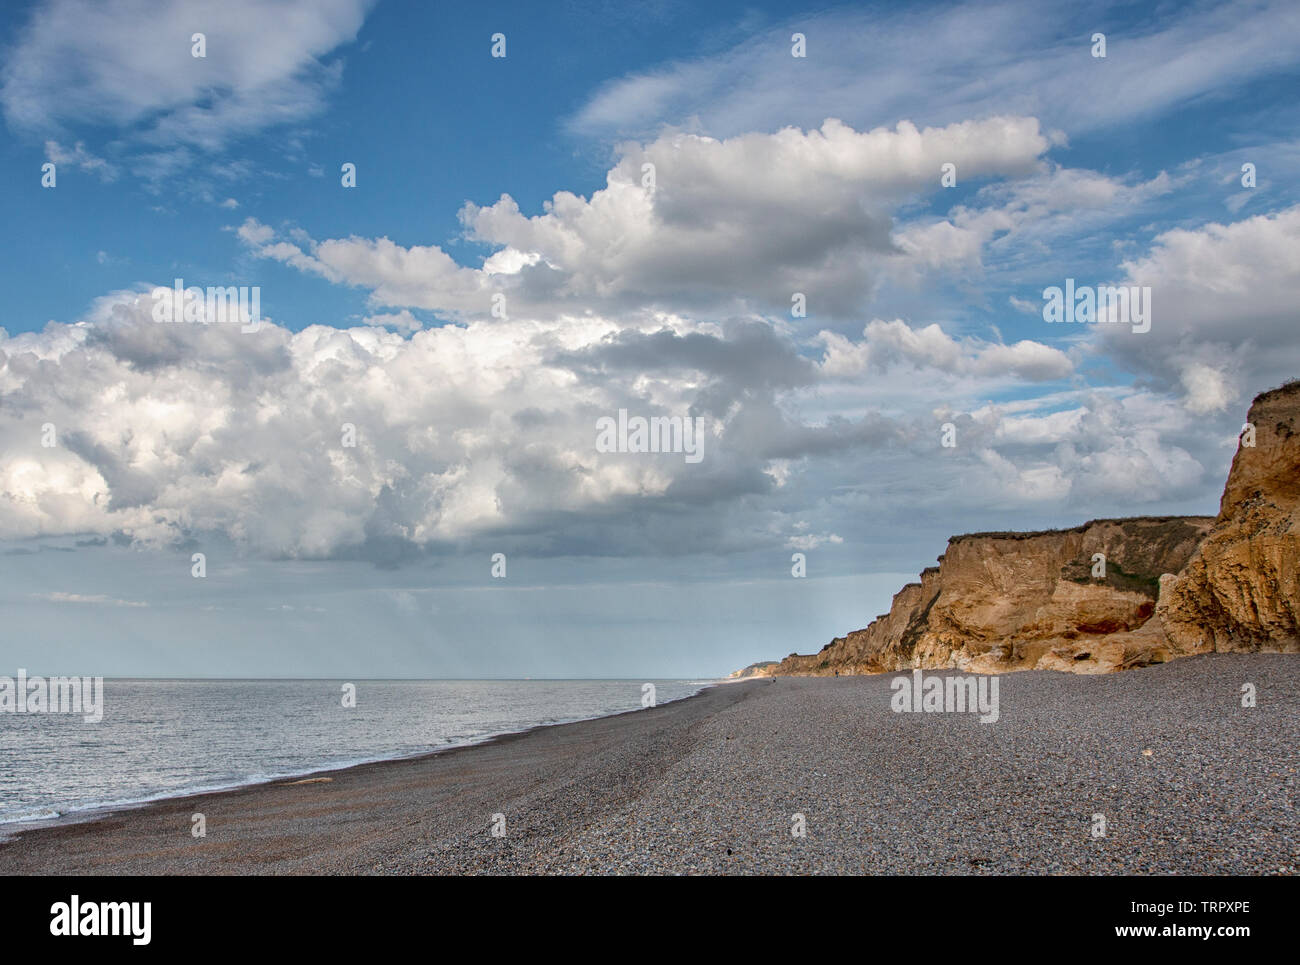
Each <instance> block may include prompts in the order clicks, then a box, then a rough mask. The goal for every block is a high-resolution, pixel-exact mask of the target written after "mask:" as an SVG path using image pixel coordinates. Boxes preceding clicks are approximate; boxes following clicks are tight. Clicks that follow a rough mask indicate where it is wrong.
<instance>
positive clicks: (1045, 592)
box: [747, 383, 1300, 676]
mask: <svg viewBox="0 0 1300 965" xmlns="http://www.w3.org/2000/svg"><path fill="white" fill-rule="evenodd" d="M1298 419H1300V383H1298V384H1291V385H1287V386H1284V387H1283V388H1281V389H1276V390H1274V391H1272V392H1266V393H1264V394H1263V395H1261V396H1259V397H1258V398H1256V400H1255V402H1254V404H1253V405H1252V406H1251V409H1250V416H1249V418H1248V421H1249V422H1250V423H1251V424H1252V425H1253V426H1254V439H1253V442H1254V445H1253V446H1252V445H1250V444H1249V443H1250V442H1251V439H1250V437H1249V434H1248V433H1243V438H1242V440H1241V441H1239V445H1238V450H1237V454H1236V456H1235V458H1234V459H1233V464H1232V470H1231V472H1230V474H1229V476H1228V483H1227V486H1226V488H1225V490H1224V494H1223V500H1222V502H1221V504H1220V510H1219V515H1218V516H1217V517H1204V516H1188V517H1179V516H1172V517H1170V516H1166V517H1137V518H1133V519H1101V520H1093V521H1092V522H1089V523H1085V524H1083V525H1082V526H1077V527H1075V528H1073V529H1066V530H1053V531H1048V532H1039V533H973V534H969V535H965V536H954V537H953V538H952V539H950V540H949V541H948V548H947V550H946V551H945V552H944V554H943V555H942V556H941V557H939V565H938V566H937V567H930V568H928V569H926V570H924V571H923V572H922V573H921V579H920V582H918V583H909V584H907V585H906V586H904V587H903V588H902V589H901V590H899V592H898V593H897V594H896V595H895V596H894V600H893V604H892V605H891V607H890V609H889V612H888V613H885V614H882V615H881V616H879V617H877V618H876V619H875V620H874V621H872V622H871V623H870V624H869V625H868V626H867V627H866V628H865V629H863V630H856V631H854V632H852V633H850V634H848V635H847V636H844V637H837V638H836V639H834V640H832V641H831V642H830V643H828V644H827V645H826V646H825V647H823V648H822V650H821V651H820V652H819V653H817V654H811V655H802V656H801V655H799V654H791V655H790V656H788V657H786V658H785V659H784V660H782V661H781V662H780V663H779V664H777V665H775V666H767V667H758V668H757V669H756V670H754V671H753V672H755V673H757V674H758V675H762V676H767V675H784V674H798V675H817V676H827V675H831V674H835V673H848V674H859V673H881V672H887V671H896V670H903V669H911V668H913V667H925V668H946V667H955V668H960V669H963V670H970V671H974V672H979V673H1001V672H1004V671H1008V670H1029V669H1055V670H1068V671H1072V672H1075V673H1107V672H1110V671H1114V670H1122V669H1125V668H1128V667H1135V666H1142V665H1145V664H1150V663H1160V662H1163V661H1166V660H1169V659H1172V658H1174V657H1179V656H1185V655H1187V654H1192V653H1204V652H1207V651H1211V650H1259V649H1268V650H1282V651H1298V650H1300V637H1298V635H1297V626H1298V625H1300V624H1298V619H1297V615H1298V614H1300V579H1298V574H1297V558H1298V555H1300V554H1298V553H1297V551H1298V550H1300V545H1298V544H1300V536H1298V535H1297V534H1298V529H1297V509H1298V508H1300V426H1298V425H1297V420H1298ZM1103 558H1104V565H1102V564H1103ZM747 669H750V668H747Z"/></svg>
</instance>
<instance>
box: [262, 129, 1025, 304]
mask: <svg viewBox="0 0 1300 965" xmlns="http://www.w3.org/2000/svg"><path fill="white" fill-rule="evenodd" d="M1048 147H1049V140H1048V138H1047V137H1046V136H1044V135H1043V134H1042V133H1041V132H1040V130H1039V127H1038V122H1037V121H1036V120H1034V119H1033V118H1023V117H993V118H988V119H985V120H981V121H967V122H961V123H956V124H952V125H950V126H948V127H944V128H926V129H924V130H918V129H917V128H916V127H914V126H913V125H911V124H908V123H902V124H899V125H898V126H897V127H896V128H893V129H886V128H880V129H876V130H872V131H866V132H858V131H854V130H853V129H851V128H849V127H847V126H845V125H844V124H841V123H840V122H838V121H835V120H833V119H832V120H827V121H826V122H825V123H824V124H822V126H821V127H820V128H819V129H815V130H810V131H806V132H805V131H800V130H795V129H786V130H782V131H779V132H777V133H775V134H749V135H744V136H740V137H736V138H732V139H729V140H725V141H717V140H712V139H710V138H702V137H697V136H694V135H688V134H667V135H664V136H662V137H660V138H658V139H657V140H655V141H653V142H652V143H650V144H648V145H645V146H640V145H634V144H628V145H624V147H623V149H622V156H621V159H620V160H619V162H618V163H617V164H616V166H615V167H614V168H612V169H611V170H610V171H609V173H608V175H607V178H606V186H605V187H604V188H603V189H601V190H599V191H596V192H595V193H594V194H593V195H592V197H591V198H590V199H586V198H581V197H578V196H576V195H574V194H570V193H568V192H559V193H557V194H556V195H554V197H553V198H552V199H551V200H550V201H549V202H547V203H546V205H545V210H544V212H543V213H542V214H539V215H534V216H528V215H525V214H524V213H522V212H521V211H520V210H519V207H518V205H517V204H516V203H515V201H514V200H513V199H512V198H510V197H509V196H508V195H503V196H502V197H501V199H500V200H499V201H497V202H496V203H495V204H492V205H489V206H487V207H479V206H477V205H474V204H469V205H467V206H466V207H465V208H464V209H463V210H462V212H461V220H462V222H463V223H464V225H465V228H466V231H467V233H468V235H469V236H470V237H471V238H472V239H474V240H477V241H480V242H484V243H486V244H488V245H490V246H492V247H493V248H495V249H496V250H495V251H494V253H493V254H492V255H491V256H490V257H489V258H488V259H487V260H486V262H485V264H484V266H483V268H482V269H475V268H466V267H461V266H460V265H458V264H457V263H456V262H455V260H453V259H452V258H451V257H450V256H449V255H448V254H447V253H446V252H445V251H443V250H442V249H441V248H439V247H437V246H413V247H409V248H407V247H403V246H401V245H398V244H395V243H394V242H392V241H390V240H389V239H387V238H378V239H366V238H357V237H352V238H347V239H331V240H326V241H320V242H316V241H312V240H311V239H305V240H304V239H295V240H293V241H289V240H277V241H273V240H272V239H273V238H278V237H279V236H278V235H275V234H274V233H273V232H272V231H271V229H269V228H268V227H267V226H265V225H261V224H259V223H257V222H255V221H253V220H252V219H249V221H246V222H245V224H244V226H243V227H242V228H241V229H240V232H239V234H240V237H241V239H242V240H244V241H245V243H247V244H248V245H249V246H250V247H251V248H252V249H253V251H254V252H255V253H256V254H258V255H259V256H261V257H265V258H273V259H276V260H279V261H282V262H284V263H286V264H289V265H293V266H294V267H297V268H299V269H300V270H303V271H306V272H311V273H315V274H318V275H320V276H322V277H324V278H326V279H329V280H330V281H333V282H336V283H342V284H349V285H357V286H361V287H364V288H368V289H370V290H371V291H372V293H373V294H372V300H373V301H374V302H375V303H376V304H379V305H387V306H394V307H418V308H424V309H430V310H435V311H443V312H450V313H455V314H457V315H462V316H468V317H474V316H477V317H486V316H487V314H488V312H489V310H490V308H491V305H492V301H491V299H492V296H493V295H495V294H497V293H501V294H504V295H506V297H507V306H508V309H507V310H508V311H518V312H523V313H531V314H534V315H538V314H542V313H550V314H554V313H556V312H560V311H570V312H572V311H586V310H592V311H614V310H626V309H633V310H639V311H640V310H646V309H651V308H661V309H668V310H672V309H677V308H690V309H694V310H714V311H720V310H722V311H725V310H731V311H779V312H782V313H788V312H789V310H790V307H791V300H792V297H793V295H794V293H796V292H801V293H803V294H804V295H805V296H806V297H807V299H808V302H809V306H810V308H809V310H810V311H812V312H817V313H823V314H832V315H835V314H839V315H847V314H851V313H855V312H856V311H858V310H860V309H861V307H862V304H863V302H864V300H865V299H866V298H867V297H868V295H869V294H870V291H871V289H872V286H873V284H874V282H875V280H876V279H877V278H878V277H879V276H880V275H881V274H882V271H883V270H884V265H885V263H886V262H888V261H889V260H891V259H893V258H896V257H897V254H898V248H897V247H896V246H895V243H894V241H893V239H892V238H891V236H890V230H891V225H892V213H893V210H894V209H895V208H896V207H897V206H898V205H899V204H901V203H902V202H904V201H905V200H906V199H908V198H910V197H913V196H915V195H918V194H924V193H929V192H935V191H939V190H941V188H940V186H939V182H938V176H937V172H938V170H939V166H940V164H941V163H943V162H945V161H954V162H956V163H958V164H959V165H960V166H961V169H962V170H963V171H966V172H968V173H969V175H970V176H972V177H976V176H986V177H1024V176H1028V175H1030V174H1033V173H1034V172H1036V171H1038V170H1039V169H1040V166H1041V161H1040V158H1041V156H1042V154H1043V153H1044V152H1045V151H1046V150H1047V149H1048ZM646 165H651V166H652V168H653V171H654V185H655V186H654V189H653V191H651V190H649V189H648V188H647V187H646V186H645V184H644V173H643V172H644V171H645V170H646Z"/></svg>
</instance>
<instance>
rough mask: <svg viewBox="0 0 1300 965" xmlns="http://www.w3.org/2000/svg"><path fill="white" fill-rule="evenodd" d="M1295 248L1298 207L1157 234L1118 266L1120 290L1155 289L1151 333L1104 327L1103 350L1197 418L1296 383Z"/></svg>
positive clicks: (1298, 275)
mask: <svg viewBox="0 0 1300 965" xmlns="http://www.w3.org/2000/svg"><path fill="white" fill-rule="evenodd" d="M1297 250H1300V206H1294V207H1291V208H1287V209H1285V210H1283V211H1280V212H1277V213H1275V214H1268V215H1257V216H1255V217H1252V218H1247V219H1244V220H1242V221H1237V222H1234V223H1231V224H1208V225H1205V226H1203V227H1201V228H1195V229H1187V228H1176V229H1173V230H1170V231H1166V232H1163V233H1161V234H1160V235H1158V236H1157V237H1156V238H1155V240H1154V242H1153V244H1152V246H1151V249H1150V250H1149V251H1148V252H1147V253H1146V254H1145V255H1142V256H1140V257H1137V258H1133V259H1131V260H1128V261H1125V262H1124V263H1123V265H1122V268H1123V270H1124V278H1123V283H1124V284H1128V285H1142V286H1150V288H1151V300H1152V312H1151V330H1150V331H1149V332H1146V333H1143V334H1136V333H1134V332H1132V331H1127V330H1123V331H1120V330H1117V329H1121V328H1125V327H1124V326H1099V331H1098V338H1099V346H1098V347H1099V350H1100V351H1103V352H1105V353H1106V354H1107V355H1109V356H1111V357H1113V358H1115V359H1117V360H1119V361H1120V362H1121V363H1123V364H1124V365H1126V366H1127V367H1129V368H1131V369H1133V370H1135V371H1137V372H1138V373H1140V374H1142V375H1143V376H1144V377H1146V378H1148V379H1150V380H1151V381H1152V383H1153V384H1154V385H1156V386H1158V387H1160V388H1161V389H1164V390H1165V391H1169V392H1172V393H1174V394H1175V395H1178V396H1180V397H1182V398H1183V400H1184V402H1185V404H1186V405H1187V407H1188V408H1189V409H1190V410H1192V411H1193V412H1198V413H1207V412H1220V411H1224V410H1225V409H1226V408H1227V407H1228V406H1230V405H1231V404H1233V403H1235V402H1237V401H1239V400H1240V399H1241V396H1242V394H1243V393H1245V392H1247V391H1253V390H1257V389H1258V388H1261V387H1265V386H1268V385H1272V384H1277V383H1278V382H1281V381H1282V380H1284V379H1286V378H1288V377H1293V376H1294V375H1295V374H1296V372H1297V371H1300V342H1297V340H1296V337H1295V332H1296V305H1297V304H1300V261H1297V259H1296V257H1295V252H1296V251H1297Z"/></svg>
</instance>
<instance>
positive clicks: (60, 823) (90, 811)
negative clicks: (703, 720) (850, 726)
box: [0, 677, 739, 846]
mask: <svg viewBox="0 0 1300 965" xmlns="http://www.w3.org/2000/svg"><path fill="white" fill-rule="evenodd" d="M105 679H108V678H105ZM116 679H122V680H137V679H141V678H136V677H123V678H116ZM158 679H168V680H171V679H183V678H158ZM223 679H225V678H223ZM232 679H234V678H232ZM304 679H306V678H304ZM510 679H514V678H510ZM518 679H520V680H524V679H531V678H522V677H521V678H518ZM738 682H739V681H736V680H726V679H720V680H713V681H710V682H709V683H706V684H704V686H702V687H701V688H700V689H699V690H697V691H696V692H695V693H693V694H687V695H686V696H685V697H678V698H676V699H674V700H667V701H664V703H663V704H659V705H657V706H667V705H668V704H675V703H680V702H681V701H683V700H691V699H693V698H695V697H699V696H700V695H701V694H703V693H704V692H705V691H707V690H710V689H712V688H713V687H717V686H719V685H720V684H724V683H738ZM644 709H645V708H640V709H634V710H621V711H618V712H617V713H614V714H600V715H597V716H595V717H575V718H573V719H571V720H558V721H548V722H547V723H543V724H530V725H528V726H527V727H524V728H522V729H520V730H506V731H500V732H498V733H494V734H486V735H483V736H480V737H473V738H470V739H468V740H465V741H461V742H459V743H452V744H446V745H444V746H442V747H436V748H433V749H432V750H421V751H416V752H414V753H411V754H399V755H396V756H392V757H373V758H364V759H362V760H356V761H348V762H340V763H335V764H329V765H326V766H323V767H317V768H314V769H311V770H306V771H292V772H290V773H287V774H279V775H274V776H271V777H264V778H257V779H254V780H246V781H237V782H235V783H232V784H221V785H213V786H211V787H200V788H192V789H188V790H180V791H176V792H175V793H170V794H157V795H153V796H150V797H143V798H139V799H126V800H120V801H108V802H105V803H104V804H96V805H90V806H88V807H78V808H71V809H69V810H67V811H59V812H58V813H57V814H56V815H55V816H54V817H50V818H35V819H28V818H12V819H0V846H3V845H5V844H7V843H9V842H13V841H17V840H18V839H19V838H20V837H21V836H22V835H24V834H26V833H28V832H31V831H42V830H47V829H53V828H61V827H67V826H71V825H77V824H86V823H89V822H94V821H99V820H103V819H105V818H111V817H113V816H114V815H117V814H125V813H129V812H132V811H139V810H141V809H142V808H147V807H151V806H152V805H155V804H166V803H168V802H174V801H185V800H190V799H197V798H207V797H212V796H215V795H220V794H229V793H231V792H234V791H242V790H246V789H251V788H258V787H272V786H275V785H278V784H284V783H285V782H304V781H307V780H312V779H315V778H318V777H332V776H333V775H334V774H336V773H341V772H344V771H350V770H352V769H354V768H358V767H368V766H370V765H372V764H391V763H397V762H401V761H416V760H421V759H423V758H426V757H433V756H435V755H438V754H450V753H452V752H454V751H460V750H467V749H469V748H473V747H481V746H483V745H485V744H491V743H493V742H495V741H500V740H505V739H506V738H510V737H522V736H524V735H526V734H529V733H531V732H532V731H535V730H541V729H543V728H546V727H564V726H567V725H569V724H581V723H585V722H587V721H592V720H604V719H605V718H607V717H621V716H623V715H624V714H636V713H640V712H641V710H644Z"/></svg>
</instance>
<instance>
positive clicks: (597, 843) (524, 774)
mask: <svg viewBox="0 0 1300 965" xmlns="http://www.w3.org/2000/svg"><path fill="white" fill-rule="evenodd" d="M955 673H956V671H927V676H929V675H938V676H948V675H951V674H955ZM897 676H899V675H896V674H883V675H879V676H870V677H838V678H834V677H833V678H824V677H819V678H802V677H783V678H773V679H757V680H746V681H740V682H734V683H726V684H721V685H718V686H715V687H712V688H710V689H708V690H706V691H704V692H703V693H701V694H699V695H697V696H695V697H691V698H688V699H684V700H680V701H675V702H673V703H669V704H664V705H661V706H658V707H653V708H649V709H645V710H639V711H634V712H631V713H626V714H621V715H618V716H613V717H605V718H601V719H598V720H589V721H582V722H578V723H573V724H563V725H557V726H549V727H542V728H537V729H535V730H532V731H529V732H526V733H523V734H518V735H510V736H508V737H504V738H499V739H497V740H494V741H491V742H489V743H486V744H481V745H477V746H473V747H465V748H459V749H454V750H450V751H445V752H441V753H437V754H431V755H428V756H424V757H418V758H411V759H406V760H400V761H387V762H380V763H375V764H366V765H361V766H357V767H352V768H348V769H346V770H339V771H327V772H321V773H318V774H313V775H309V776H306V777H303V778H300V779H294V780H286V781H279V782H275V783H272V784H263V785H254V786H251V787H245V788H240V789H237V790H233V791H226V792H221V793H213V794H204V795H197V796H194V797H189V798H178V799H171V800H166V801H161V802H156V803H153V804H150V805H146V806H144V807H139V808H135V809H132V810H127V811H121V812H117V813H113V814H109V815H104V816H102V817H99V818H97V819H95V820H91V821H86V822H83V823H78V824H68V825H58V826H51V827H43V828H38V829H34V830H29V831H25V832H23V833H21V834H20V835H18V836H16V837H15V838H13V839H11V840H9V841H7V842H4V843H0V873H4V874H198V875H213V874H404V875H405V874H578V873H595V874H742V873H744V874H753V873H757V874H823V873H825V874H836V873H839V874H905V875H935V874H982V875H987V874H1028V875H1040V874H1070V875H1107V874H1142V875H1151V874H1179V875H1182V874H1213V875H1266V874H1293V873H1295V871H1296V868H1297V866H1300V820H1298V819H1297V814H1296V792H1297V777H1298V775H1297V769H1298V768H1300V755H1297V752H1296V748H1297V746H1300V744H1298V742H1300V658H1298V657H1297V656H1295V655H1286V654H1210V655H1205V656H1199V657H1191V658H1186V659H1181V660H1177V661H1174V662H1172V663H1168V664H1164V665H1159V666H1152V667H1146V668H1141V669H1137V670H1130V671H1126V672H1123V673H1116V674H1107V675H1098V676H1087V675H1076V674H1067V673H1057V672H1051V671H1030V672H1022V673H1013V674H1006V675H1003V676H1002V677H1001V678H1000V689H999V696H1000V708H999V710H1000V713H999V715H998V718H997V720H996V721H995V722H981V720H980V718H979V715H977V714H974V713H943V712H936V713H923V712H915V713H897V712H895V711H893V710H892V709H891V696H892V695H893V691H892V690H891V681H893V680H894V678H895V677H897ZM1246 684H1250V685H1252V686H1253V693H1254V702H1255V705H1254V706H1253V707H1243V705H1242V704H1243V685H1246ZM196 813H201V814H203V815H204V823H205V826H206V835H205V836H204V837H201V838H196V837H194V836H192V834H191V828H192V817H193V815H194V814H196ZM494 832H496V833H494ZM800 832H802V833H800Z"/></svg>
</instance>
